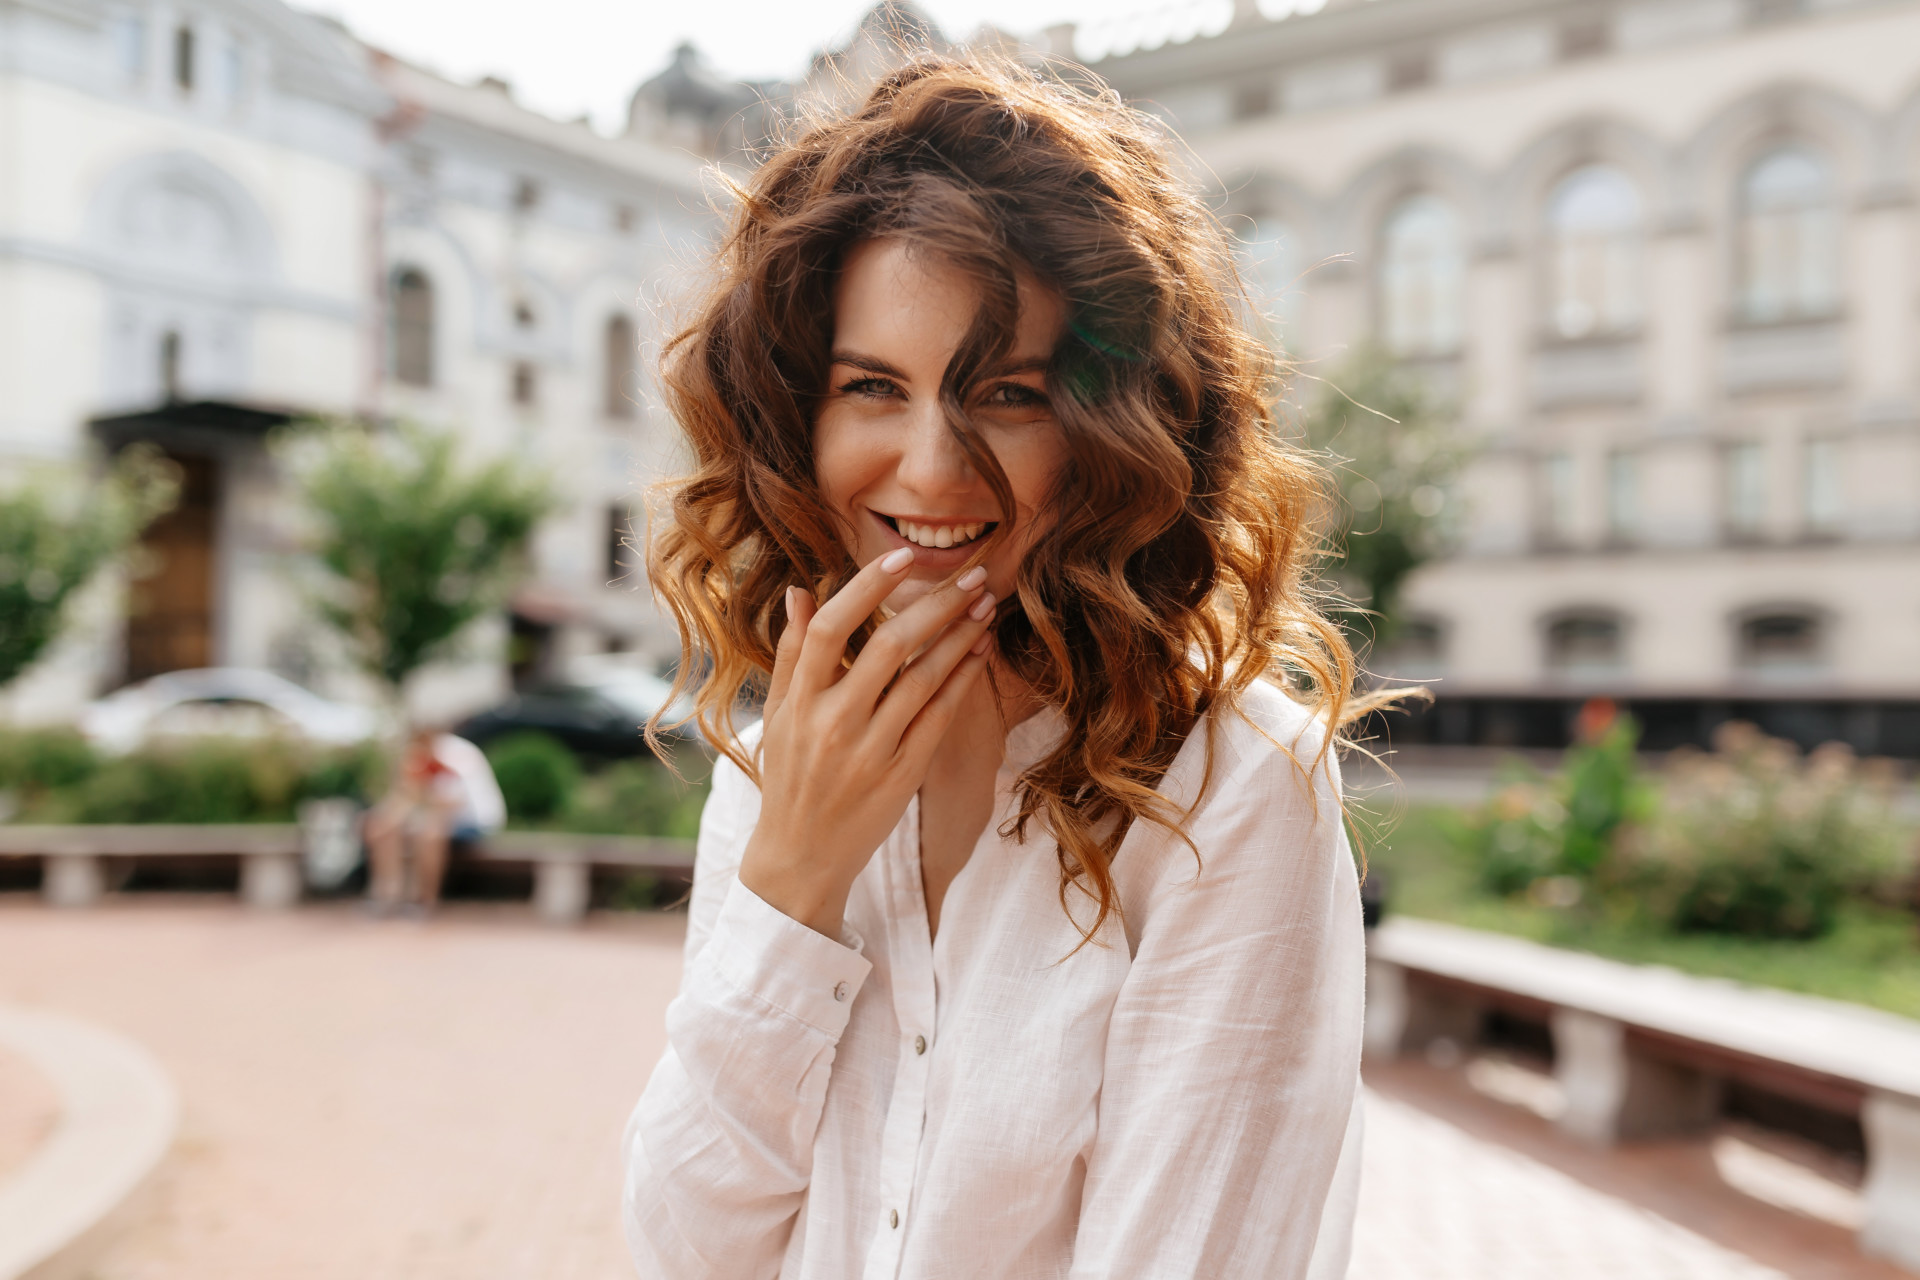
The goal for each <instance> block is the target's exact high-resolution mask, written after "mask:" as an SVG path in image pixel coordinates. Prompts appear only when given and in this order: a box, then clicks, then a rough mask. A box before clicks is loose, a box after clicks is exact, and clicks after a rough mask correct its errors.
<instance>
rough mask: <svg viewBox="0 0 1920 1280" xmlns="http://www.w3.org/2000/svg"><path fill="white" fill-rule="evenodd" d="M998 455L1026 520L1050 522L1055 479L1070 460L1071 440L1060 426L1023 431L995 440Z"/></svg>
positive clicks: (1039, 524) (1034, 522) (1015, 499)
mask: <svg viewBox="0 0 1920 1280" xmlns="http://www.w3.org/2000/svg"><path fill="white" fill-rule="evenodd" d="M994 455H995V456H996V457H997V458H999V459H1000V466H1001V469H1002V470H1004V471H1005V472H1006V473H1007V483H1008V484H1010V485H1012V486H1013V500H1014V502H1015V503H1017V504H1018V505H1019V507H1020V514H1021V516H1022V517H1023V522H1024V523H1026V524H1027V525H1028V526H1029V528H1030V529H1031V527H1032V526H1036V525H1037V526H1044V525H1045V524H1046V523H1047V511H1046V507H1047V504H1048V503H1050V502H1051V501H1052V499H1053V488H1054V482H1055V481H1056V480H1057V479H1058V478H1059V475H1060V471H1061V468H1063V467H1064V466H1066V462H1067V441H1066V437H1065V435H1064V434H1062V432H1061V430H1060V428H1059V427H1058V426H1057V425H1049V426H1046V427H1043V428H1041V429H1038V430H1033V431H1028V432H1022V433H1021V434H1020V435H1019V436H1017V437H1016V438H1014V439H1012V440H1006V441H998V442H996V443H995V448H994Z"/></svg>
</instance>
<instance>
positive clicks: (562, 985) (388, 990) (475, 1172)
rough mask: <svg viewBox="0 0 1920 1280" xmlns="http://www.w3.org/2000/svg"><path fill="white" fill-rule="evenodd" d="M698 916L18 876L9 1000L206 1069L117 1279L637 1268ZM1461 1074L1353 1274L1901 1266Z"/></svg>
mask: <svg viewBox="0 0 1920 1280" xmlns="http://www.w3.org/2000/svg"><path fill="white" fill-rule="evenodd" d="M681 927H682V926H681V919H680V918H679V917H674V916H664V917H663V916H607V915H601V916H596V917H595V918H594V919H593V920H592V922H591V923H590V924H589V925H588V927H586V928H584V929H581V930H578V931H571V932H556V931H552V930H548V929H544V928H541V927H540V926H538V925H537V924H536V923H535V922H534V921H533V920H532V918H531V916H530V914H529V913H528V912H527V911H526V909H525V908H524V907H521V906H507V907H501V908H497V909H496V908H491V907H481V906H464V905H463V906H459V907H456V908H455V909H453V910H452V911H450V912H448V913H447V914H445V915H443V916H442V917H441V918H439V919H437V920H435V921H433V922H430V923H427V924H410V923H383V922H373V921H369V920H366V919H363V918H362V917H360V916H359V915H358V914H357V913H355V912H353V911H351V910H350V909H347V908H343V907H320V908H307V909H305V910H302V911H299V912H297V913H293V914H291V915H283V916H267V915H260V914H256V913H251V912H248V911H245V910H244V909H242V908H239V907H237V906H235V905H234V904H233V903H232V901H231V900H230V899H221V900H210V901H204V902H200V901H194V900H191V899H187V900H181V899H168V900H156V899H146V900H141V901H138V902H133V903H117V904H114V905H111V906H108V907H105V908H103V909H100V910H96V911H90V912H85V913H59V912H52V911H48V910H46V909H43V908H41V907H39V906H38V905H36V904H34V903H33V902H32V901H31V900H28V899H24V898H13V899H12V900H11V901H8V900H5V899H0V1000H8V1001H14V1002H17V1003H21V1004H27V1005H39V1006H42V1007H46V1008H51V1009H58V1010H63V1011H65V1012H69V1013H73V1014H77V1015H79V1016H82V1017H86V1018H91V1019H95V1020H97V1021H100V1022H102V1023H105V1024H107V1025H109V1026H112V1027H114V1028H117V1029H118V1030H120V1031H122V1032H125V1033H126V1034H128V1035H130V1036H132V1037H134V1038H135V1039H138V1040H140V1041H141V1042H142V1043H144V1044H145V1045H147V1046H148V1047H149V1048H150V1049H152V1050H153V1051H154V1053H155V1054H156V1055H157V1056H158V1057H159V1058H160V1059H161V1060H162V1061H163V1062H164V1063H165V1064H166V1066H167V1068H168V1070H169V1071H170V1072H172V1073H173V1075H174V1078H175V1080H176V1081H177V1083H178V1084H179V1086H180V1089H181V1092H182V1093H183V1095H184V1097H185V1100H186V1105H185V1117H184V1120H183V1123H182V1126H181V1139H180V1142H179V1145H178V1147H177V1148H176V1151H175V1153H174V1156H173V1157H172V1159H171V1160H170V1161H169V1163H168V1165H167V1166H166V1168H165V1170H164V1171H163V1173H162V1175H161V1183H160V1187H159V1195H158V1196H157V1198H156V1207H155V1209H154V1211H153V1213H152V1214H151V1215H150V1216H149V1217H148V1218H147V1219H146V1220H145V1221H144V1222H143V1223H142V1224H141V1225H139V1226H138V1227H137V1228H136V1229H135V1230H134V1231H133V1232H132V1233H131V1234H129V1235H128V1236H126V1237H125V1238H123V1239H122V1240H121V1241H120V1242H119V1243H118V1244H117V1245H115V1246H114V1247H113V1249H112V1250H111V1251H110V1252H109V1254H108V1255H107V1256H106V1257H105V1258H104V1260H103V1261H102V1262H101V1263H100V1264H99V1265H98V1266H97V1267H96V1268H95V1269H94V1271H93V1275H94V1276H95V1277H96V1280H189V1278H191V1280H203V1278H204V1277H209V1276H233V1277H247V1276H260V1277H264V1276H272V1277H275V1280H281V1278H286V1280H300V1278H304V1277H314V1278H316V1280H320V1278H325V1280H336V1278H337V1280H381V1278H384V1277H395V1278H398V1277H406V1278H407V1280H436V1278H438V1277H447V1278H448V1280H453V1278H454V1277H458V1278H459V1280H519V1278H521V1277H525V1278H527V1280H534V1278H536V1277H537V1278H538V1280H576V1278H577V1280H598V1278H601V1277H605V1278H607V1280H615V1278H624V1277H627V1276H629V1275H630V1274H631V1273H630V1270H629V1268H628V1265H627V1263H626V1260H625V1255H624V1249H623V1246H622V1244H621V1241H620V1235H619V1229H618V1225H617V1208H616V1197H617V1187H618V1178H619V1174H618V1167H617V1166H618V1160H617V1152H616V1144H617V1140H618V1134H619V1130H620V1126H621V1123H622V1121H623V1120H624V1118H625V1116H626V1112H627V1110H628V1108H629V1107H630V1106H631V1105H632V1102H633V1099H634V1098H635V1096H636V1095H637V1094H638V1092H639V1089H640V1087H641V1085H642V1084H643V1082H644V1080H645V1078H646V1075H647V1072H648V1070H649V1069H650V1067H651V1065H652V1062H653V1060H654V1058H655V1057H656V1056H657V1055H658V1053H659V1051H660V1046H661V1030H660V1028H661V1022H662V1014H663V1012H664V1010H665V1007H666V1003H667V1001H668V999H669V998H670V997H671V994H672V989H673V986H674V984H675V982H676V981H677V978H678V969H679V941H680V934H681ZM4 1069H5V1068H4V1064H0V1071H3V1070H4ZM1458 1076H1459V1073H1458V1072H1454V1073H1441V1072H1435V1071H1433V1070H1432V1069H1431V1068H1426V1067H1424V1066H1420V1067H1412V1066H1409V1067H1406V1068H1396V1069H1394V1070H1393V1071H1390V1072H1384V1073H1379V1074H1378V1075H1376V1076H1375V1077H1374V1078H1373V1081H1372V1083H1373V1096H1372V1099H1371V1107H1372V1109H1371V1114H1370V1120H1369V1133H1368V1146H1367V1154H1366V1159H1367V1168H1366V1178H1367V1180H1366V1183H1365V1187H1364V1191H1363V1204H1362V1216H1361V1224H1360V1231H1359V1235H1358V1238H1357V1243H1356V1250H1355V1265H1354V1271H1353V1280H1403V1278H1404V1280H1616V1278H1618V1280H1627V1278H1629V1277H1631V1278H1632V1280H1780V1278H1781V1277H1786V1276H1791V1277H1794V1280H1801V1278H1802V1277H1807V1278H1808V1280H1887V1278H1890V1277H1894V1276H1897V1275H1898V1273H1896V1272H1894V1271H1892V1270H1891V1269H1888V1268H1884V1267H1880V1266H1877V1265H1874V1264H1868V1263H1864V1262H1861V1261H1860V1260H1859V1259H1858V1258H1857V1256H1856V1255H1854V1254H1853V1253H1852V1252H1851V1246H1850V1244H1848V1242H1847V1240H1846V1236H1845V1233H1844V1232H1841V1231H1839V1230H1838V1229H1836V1228H1831V1227H1827V1226H1825V1225H1824V1224H1818V1223H1808V1222H1804V1221H1800V1220H1796V1219H1793V1218H1792V1215H1788V1214H1785V1213H1783V1212H1782V1211H1779V1210H1776V1209H1772V1208H1769V1207H1767V1206H1764V1205H1759V1204H1757V1203H1755V1202H1752V1201H1748V1200H1746V1199H1745V1198H1744V1197H1740V1196H1738V1195H1736V1194H1735V1193H1733V1192H1731V1191H1728V1190H1726V1189H1725V1188H1724V1187H1720V1188H1718V1189H1715V1188H1713V1187H1709V1186H1705V1185H1704V1184H1703V1179H1704V1180H1705V1181H1706V1182H1711V1181H1712V1180H1713V1175H1712V1172H1711V1165H1710V1163H1708V1162H1704V1161H1703V1160H1702V1159H1701V1158H1699V1157H1698V1154H1697V1152H1695V1151H1694V1150H1693V1148H1694V1147H1697V1146H1699V1144H1691V1145H1687V1144H1675V1145H1674V1146H1673V1147H1672V1148H1670V1149H1669V1148H1662V1149H1659V1150H1655V1151H1645V1150H1642V1151H1637V1152H1629V1153H1624V1154H1612V1155H1609V1154H1599V1153H1591V1152H1586V1151H1584V1150H1583V1149H1577V1148H1571V1147H1568V1146H1566V1145H1565V1144H1564V1143H1560V1141H1559V1139H1558V1138H1557V1136H1556V1135H1554V1134H1553V1132H1552V1131H1551V1129H1550V1127H1547V1126H1545V1125H1544V1124H1543V1123H1541V1122H1539V1121H1537V1119H1536V1118H1535V1117H1533V1116H1531V1115H1526V1114H1524V1113H1518V1112H1516V1110H1515V1109H1514V1108H1511V1107H1501V1106H1498V1105H1497V1104H1493V1103H1489V1102H1487V1101H1486V1100H1485V1099H1484V1098H1479V1097H1478V1096H1477V1095H1472V1094H1471V1093H1470V1092H1469V1091H1467V1090H1466V1089H1465V1088H1464V1086H1463V1085H1461V1084H1460V1083H1459V1081H1458ZM4 1086H5V1081H4V1080H0V1089H3V1088H4ZM1689 1188H1691V1190H1688V1189H1689ZM1656 1207H1658V1208H1662V1209H1663V1211H1664V1212H1665V1216H1661V1215H1658V1214H1656V1213H1655V1212H1653V1209H1654V1208H1656Z"/></svg>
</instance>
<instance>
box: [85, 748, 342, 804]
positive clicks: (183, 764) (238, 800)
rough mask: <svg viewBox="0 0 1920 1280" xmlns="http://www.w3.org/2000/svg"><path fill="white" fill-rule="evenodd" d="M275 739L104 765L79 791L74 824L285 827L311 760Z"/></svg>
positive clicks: (162, 751)
mask: <svg viewBox="0 0 1920 1280" xmlns="http://www.w3.org/2000/svg"><path fill="white" fill-rule="evenodd" d="M305 754H306V753H305V752H303V751H302V750H301V749H300V747H299V745H298V744H295V743H290V742H287V741H284V740H280V739H274V738H264V739H255V738H214V737H207V738H186V739H179V740H175V741H170V742H165V743H156V744H154V745H152V746H149V747H147V748H145V749H143V750H141V751H137V752H134V753H132V754H129V755H125V756H119V757H116V758H114V759H110V760H106V761H104V762H102V763H101V765H100V767H99V768H98V769H96V770H95V771H94V773H93V774H92V776H90V777H88V778H87V779H86V780H85V781H84V782H82V783H81V784H80V785H79V786H78V787H77V788H74V789H73V790H74V795H73V801H72V804H73V807H72V819H73V821H76V822H286V821H291V820H292V818H293V806H294V801H295V800H296V799H297V798H298V796H299V791H300V784H301V781H302V779H303V778H304V776H305V773H306V768H307V760H306V758H305Z"/></svg>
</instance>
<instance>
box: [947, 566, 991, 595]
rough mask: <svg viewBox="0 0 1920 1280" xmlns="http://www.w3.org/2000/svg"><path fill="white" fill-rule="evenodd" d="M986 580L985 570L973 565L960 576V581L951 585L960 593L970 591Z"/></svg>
mask: <svg viewBox="0 0 1920 1280" xmlns="http://www.w3.org/2000/svg"><path fill="white" fill-rule="evenodd" d="M986 580H987V571H986V569H985V568H984V567H982V566H980V565H975V566H973V568H971V569H969V570H967V571H966V572H965V573H963V574H961V575H960V581H958V582H956V583H954V584H953V585H954V586H956V587H958V588H960V589H961V590H962V591H971V590H973V589H974V588H975V587H977V586H979V585H980V584H981V583H983V582H985V581H986Z"/></svg>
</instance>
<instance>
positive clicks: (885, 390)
mask: <svg viewBox="0 0 1920 1280" xmlns="http://www.w3.org/2000/svg"><path fill="white" fill-rule="evenodd" d="M840 394H841V395H843V396H862V397H865V398H866V399H869V400H884V399H886V398H887V397H889V396H896V395H898V394H900V388H899V386H898V385H897V384H895V383H894V382H893V381H892V380H891V379H888V378H871V377H868V378H854V379H853V380H852V381H850V382H843V383H841V384H840Z"/></svg>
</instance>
